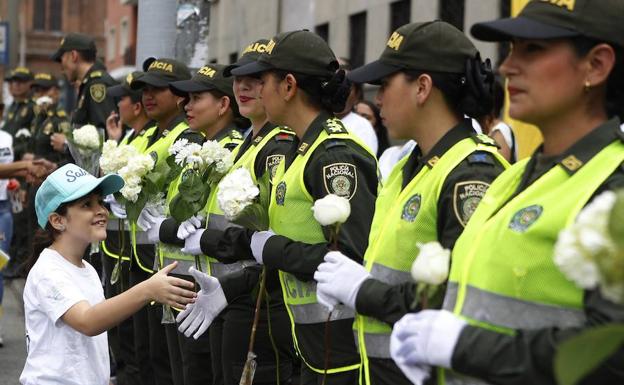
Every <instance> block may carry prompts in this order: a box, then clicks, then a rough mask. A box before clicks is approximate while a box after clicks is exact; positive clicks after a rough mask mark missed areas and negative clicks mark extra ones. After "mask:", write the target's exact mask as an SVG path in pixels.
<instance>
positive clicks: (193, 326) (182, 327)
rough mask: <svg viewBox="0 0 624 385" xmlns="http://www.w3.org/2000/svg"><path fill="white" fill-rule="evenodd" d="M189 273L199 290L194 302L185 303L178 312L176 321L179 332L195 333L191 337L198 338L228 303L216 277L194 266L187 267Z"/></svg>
mask: <svg viewBox="0 0 624 385" xmlns="http://www.w3.org/2000/svg"><path fill="white" fill-rule="evenodd" d="M189 273H190V274H191V275H192V276H193V278H195V281H197V283H198V284H199V287H200V288H201V290H200V291H199V293H197V298H196V299H195V303H191V304H189V305H186V309H184V310H183V311H182V312H180V314H178V316H177V317H176V322H177V323H178V330H179V331H180V333H184V335H185V336H187V337H190V336H191V334H193V333H195V334H193V338H195V339H198V338H199V337H200V336H201V335H202V334H204V332H205V331H206V330H207V329H208V327H209V326H210V324H211V323H212V321H213V320H214V319H215V317H216V316H217V315H219V313H221V311H223V309H225V307H226V306H227V304H228V303H227V300H226V299H225V294H224V293H223V289H222V288H221V284H220V283H219V280H218V279H216V278H214V277H211V276H209V275H207V274H205V273H202V272H201V271H198V270H196V269H195V268H194V267H191V268H189Z"/></svg>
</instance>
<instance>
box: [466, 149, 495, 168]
mask: <svg viewBox="0 0 624 385" xmlns="http://www.w3.org/2000/svg"><path fill="white" fill-rule="evenodd" d="M467 160H468V163H470V164H475V163H485V164H491V165H494V159H492V155H491V154H490V153H489V152H486V151H476V152H473V153H472V154H470V155H468V158H467Z"/></svg>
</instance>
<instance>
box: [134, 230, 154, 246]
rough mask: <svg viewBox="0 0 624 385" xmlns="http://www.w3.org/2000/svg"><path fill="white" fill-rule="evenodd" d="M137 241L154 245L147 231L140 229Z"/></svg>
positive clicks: (137, 233) (140, 243)
mask: <svg viewBox="0 0 624 385" xmlns="http://www.w3.org/2000/svg"><path fill="white" fill-rule="evenodd" d="M136 243H137V245H153V243H152V242H150V241H149V239H148V238H147V233H146V232H145V231H141V230H139V229H137V231H136Z"/></svg>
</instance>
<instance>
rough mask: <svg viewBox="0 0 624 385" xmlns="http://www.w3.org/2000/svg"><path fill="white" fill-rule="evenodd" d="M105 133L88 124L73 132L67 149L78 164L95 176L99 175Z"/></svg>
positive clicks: (68, 140)
mask: <svg viewBox="0 0 624 385" xmlns="http://www.w3.org/2000/svg"><path fill="white" fill-rule="evenodd" d="M103 138H104V132H103V131H101V130H98V129H97V128H96V127H95V126H93V125H91V124H86V125H84V126H82V127H80V128H77V129H75V130H73V131H72V132H71V134H70V135H69V136H68V138H67V147H68V149H69V153H70V154H71V156H72V158H74V160H75V161H76V164H77V165H79V166H80V167H82V168H84V169H85V170H87V171H88V172H90V173H91V174H93V175H97V171H98V166H99V159H100V154H101V148H102V141H103Z"/></svg>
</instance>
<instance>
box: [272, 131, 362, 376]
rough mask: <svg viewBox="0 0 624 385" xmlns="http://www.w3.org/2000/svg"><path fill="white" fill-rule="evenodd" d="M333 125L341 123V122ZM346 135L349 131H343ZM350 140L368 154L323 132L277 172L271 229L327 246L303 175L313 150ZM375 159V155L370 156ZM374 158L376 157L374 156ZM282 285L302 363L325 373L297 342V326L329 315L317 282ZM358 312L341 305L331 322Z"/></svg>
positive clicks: (285, 278)
mask: <svg viewBox="0 0 624 385" xmlns="http://www.w3.org/2000/svg"><path fill="white" fill-rule="evenodd" d="M332 121H333V122H338V124H340V125H341V127H342V123H341V122H340V121H339V120H338V119H334V120H332ZM344 131H345V132H346V130H344ZM334 139H342V140H351V141H353V142H356V143H357V144H359V145H360V146H361V147H362V148H364V149H366V150H367V151H369V152H370V150H368V147H367V146H365V145H363V144H361V142H360V141H359V140H358V139H357V138H356V137H355V136H353V135H352V134H349V133H331V134H330V133H328V131H327V130H323V131H322V132H321V133H320V134H319V136H318V138H317V139H316V141H315V142H314V143H312V144H311V145H310V146H309V147H308V149H307V151H306V152H305V153H304V154H303V155H301V154H299V155H297V157H296V158H295V160H294V161H293V162H292V164H291V165H290V167H288V170H285V165H284V162H282V163H281V164H280V165H279V166H278V168H277V172H276V175H275V177H274V179H273V181H274V183H273V188H272V193H271V202H270V204H269V223H270V228H271V229H272V230H273V231H274V232H275V233H276V234H279V235H283V236H285V237H288V238H290V239H292V240H294V241H298V242H305V243H309V244H314V243H322V242H327V239H325V236H324V235H323V230H322V228H321V225H320V224H319V223H318V222H317V221H316V220H315V219H314V216H313V213H312V205H313V204H314V199H313V198H312V196H311V195H310V193H309V192H308V190H307V189H306V187H305V182H304V172H305V168H306V165H307V163H308V161H309V160H310V157H311V156H312V154H313V153H314V150H316V148H317V147H318V146H320V145H321V144H322V143H323V142H324V141H326V140H334ZM371 155H372V154H371ZM372 156H374V155H372ZM279 276H280V282H281V285H282V293H283V295H284V303H285V304H286V310H287V311H288V315H289V317H290V321H291V328H292V334H293V340H294V342H295V348H296V349H297V351H298V352H299V355H300V357H301V359H302V360H303V362H304V363H305V364H306V365H307V366H308V367H309V368H310V369H312V370H313V371H315V372H317V373H323V371H324V370H323V368H315V367H313V366H311V365H310V363H309V362H308V361H307V360H306V356H307V354H306V352H302V351H301V349H300V348H299V344H298V342H297V326H296V325H297V324H315V323H323V322H325V321H326V320H327V317H328V315H329V313H328V311H327V309H326V308H325V306H323V305H321V304H320V303H318V302H317V300H316V282H315V281H314V280H312V281H308V282H304V281H300V280H299V279H297V278H296V277H295V276H294V275H293V274H290V273H287V272H284V271H280V272H279ZM354 317H355V312H354V311H353V310H351V309H349V308H347V307H345V306H344V305H338V306H336V308H335V309H334V311H333V312H332V315H331V320H333V321H335V320H341V319H349V318H354ZM359 366H360V365H359V363H358V364H355V365H350V366H345V367H338V368H330V369H329V370H328V371H327V372H328V373H337V372H343V371H348V370H355V369H357V368H358V367H359Z"/></svg>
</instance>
